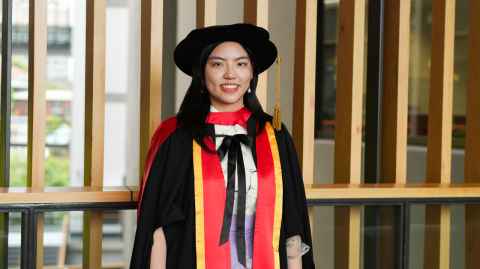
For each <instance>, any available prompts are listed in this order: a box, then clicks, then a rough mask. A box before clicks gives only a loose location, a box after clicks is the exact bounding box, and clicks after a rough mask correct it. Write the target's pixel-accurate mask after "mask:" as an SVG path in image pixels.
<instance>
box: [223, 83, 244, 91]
mask: <svg viewBox="0 0 480 269" xmlns="http://www.w3.org/2000/svg"><path fill="white" fill-rule="evenodd" d="M239 87H240V85H238V84H221V85H220V88H221V89H222V91H224V92H235V91H237V90H238V88H239Z"/></svg>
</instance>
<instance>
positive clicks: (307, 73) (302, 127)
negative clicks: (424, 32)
mask: <svg viewBox="0 0 480 269" xmlns="http://www.w3.org/2000/svg"><path fill="white" fill-rule="evenodd" d="M296 3H297V8H296V16H295V17H296V23H295V64H294V78H293V115H295V120H294V121H293V128H292V136H293V140H294V142H295V146H296V148H297V151H298V156H299V159H300V163H301V166H302V171H303V178H304V182H305V183H307V184H312V183H313V171H314V170H313V164H314V138H315V137H314V135H315V134H314V128H315V113H312V111H315V64H316V62H315V60H316V56H315V55H316V43H317V28H316V27H317V1H316V0H298V1H297V2H296Z"/></svg>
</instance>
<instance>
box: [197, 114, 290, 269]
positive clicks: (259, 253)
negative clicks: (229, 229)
mask: <svg viewBox="0 0 480 269" xmlns="http://www.w3.org/2000/svg"><path fill="white" fill-rule="evenodd" d="M205 143H206V145H207V146H209V147H212V148H214V144H213V143H214V142H213V140H212V139H207V140H206V142H205ZM256 151H257V175H258V197H257V205H256V213H255V228H254V236H253V238H254V243H253V268H262V269H269V268H272V269H273V268H280V264H279V256H278V255H279V254H278V253H279V252H278V251H279V250H278V244H279V237H280V224H281V216H282V203H283V198H282V195H283V190H282V173H281V165H280V157H279V153H278V147H277V143H276V139H275V133H274V131H273V128H272V126H271V125H270V123H267V124H266V126H265V128H264V130H262V132H260V133H259V134H258V135H257V138H256ZM193 162H194V177H195V214H196V215H195V223H196V227H195V238H196V257H197V268H199V269H201V268H208V269H225V268H227V269H228V268H230V245H229V242H227V243H225V244H223V245H220V244H219V238H220V232H221V227H222V220H223V212H224V208H223V207H224V205H225V199H226V192H225V181H224V176H223V172H222V168H221V165H220V159H219V157H218V155H217V154H215V153H209V152H207V151H205V150H203V149H202V148H201V147H200V146H199V145H198V144H197V143H196V142H195V141H194V142H193Z"/></svg>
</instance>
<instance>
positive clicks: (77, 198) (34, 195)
mask: <svg viewBox="0 0 480 269" xmlns="http://www.w3.org/2000/svg"><path fill="white" fill-rule="evenodd" d="M305 192H306V196H307V199H308V200H310V201H330V202H332V201H335V200H338V201H345V200H355V199H361V200H366V201H368V200H379V199H380V200H402V199H454V200H455V199H460V200H464V199H480V184H472V183H461V184H435V183H433V184H432V183H419V184H418V183H408V184H385V183H382V184H311V185H305ZM137 200H138V187H136V186H120V187H46V188H42V189H32V188H21V187H20V188H19V187H10V188H0V205H6V204H15V205H26V204H59V205H61V204H81V203H89V204H94V203H132V202H137Z"/></svg>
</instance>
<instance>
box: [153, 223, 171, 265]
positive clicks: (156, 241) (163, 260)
mask: <svg viewBox="0 0 480 269" xmlns="http://www.w3.org/2000/svg"><path fill="white" fill-rule="evenodd" d="M166 264H167V241H166V240H165V233H164V232H163V229H162V227H160V228H158V229H156V230H155V232H154V233H153V245H152V252H151V253H150V269H165V267H166V266H167V265H166Z"/></svg>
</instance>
